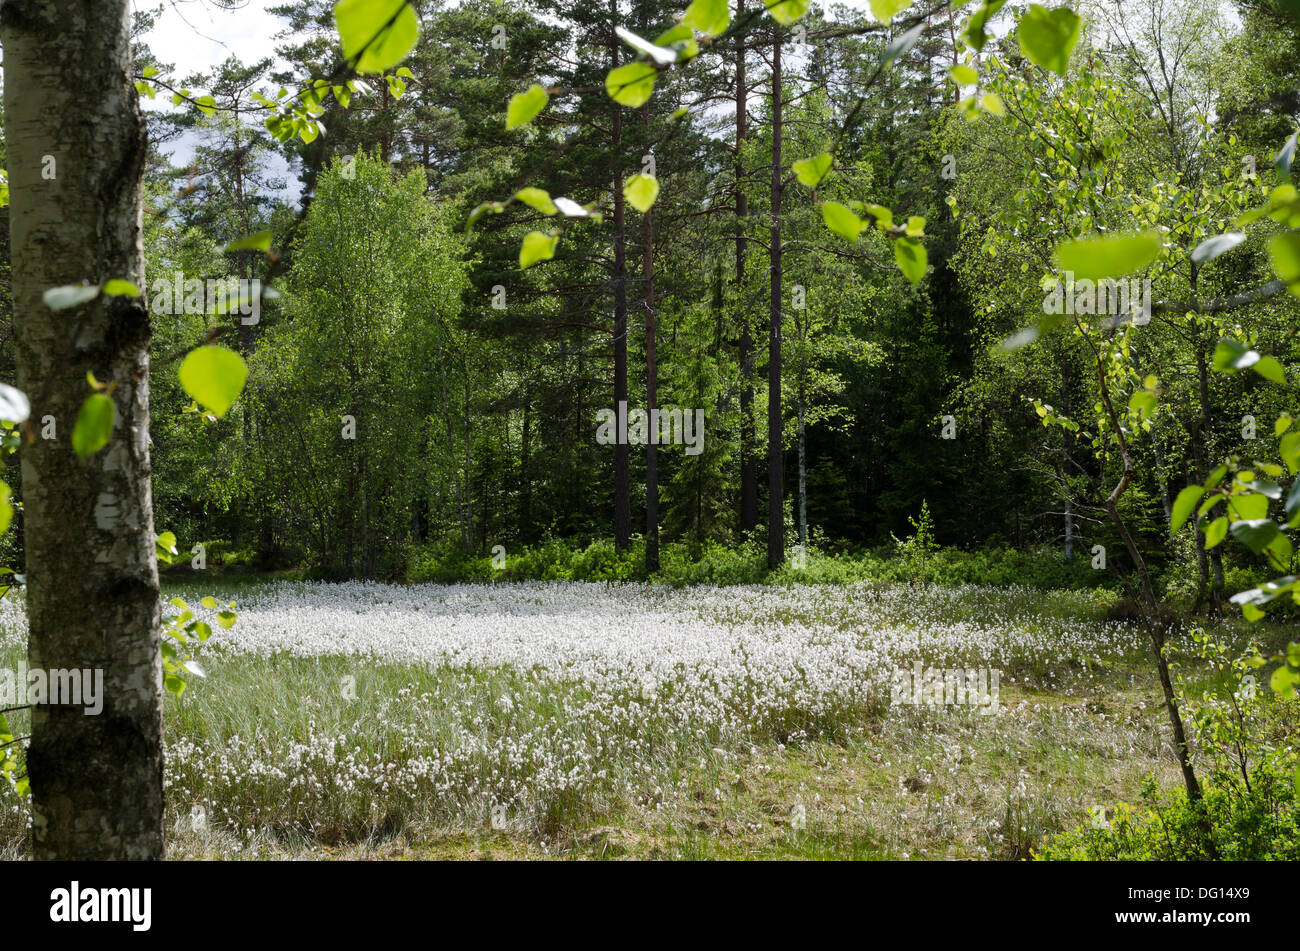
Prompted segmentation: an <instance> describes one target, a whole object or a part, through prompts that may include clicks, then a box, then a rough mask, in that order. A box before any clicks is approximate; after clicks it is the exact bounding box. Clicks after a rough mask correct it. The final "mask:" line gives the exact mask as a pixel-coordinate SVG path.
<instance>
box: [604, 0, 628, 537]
mask: <svg viewBox="0 0 1300 951" xmlns="http://www.w3.org/2000/svg"><path fill="white" fill-rule="evenodd" d="M609 13H610V23H611V30H612V29H613V27H612V24H613V23H614V22H615V21H616V20H617V19H618V2H617V0H610V3H609ZM609 57H610V67H611V68H613V67H616V66H617V65H618V41H617V40H615V41H614V42H613V43H611V45H610V52H609ZM613 107H614V117H613V134H612V136H611V138H612V153H613V166H614V414H615V416H616V417H621V416H622V414H623V412H624V409H625V405H626V403H627V210H626V208H625V205H624V200H623V168H622V165H623V163H622V155H621V152H622V149H623V107H622V106H620V105H619V104H618V103H614V104H613ZM620 428H621V427H620ZM618 437H619V438H617V439H615V441H614V547H615V548H616V549H617V550H619V551H625V550H626V549H627V547H628V545H629V544H631V541H632V480H631V474H630V471H629V467H628V446H627V440H626V438H625V434H624V433H621V432H620V433H618Z"/></svg>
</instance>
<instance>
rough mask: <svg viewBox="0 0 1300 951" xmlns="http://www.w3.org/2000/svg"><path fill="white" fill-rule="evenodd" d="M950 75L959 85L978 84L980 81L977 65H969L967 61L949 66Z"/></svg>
mask: <svg viewBox="0 0 1300 951" xmlns="http://www.w3.org/2000/svg"><path fill="white" fill-rule="evenodd" d="M948 75H949V76H950V77H952V81H953V82H954V83H956V84H957V85H958V86H977V85H979V81H980V74H979V73H977V72H976V71H975V67H973V66H968V65H967V64H965V63H958V64H957V65H956V66H949V67H948Z"/></svg>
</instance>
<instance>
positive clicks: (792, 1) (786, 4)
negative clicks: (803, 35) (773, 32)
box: [763, 0, 812, 26]
mask: <svg viewBox="0 0 1300 951" xmlns="http://www.w3.org/2000/svg"><path fill="white" fill-rule="evenodd" d="M811 2H812V0H763V3H764V4H765V5H766V6H767V12H768V14H769V15H770V16H771V17H772V19H773V20H775V21H776V22H777V23H780V24H781V25H782V26H789V25H790V24H791V23H794V22H795V21H797V20H798V19H799V18H800V17H802V16H803V15H804V14H805V13H807V12H808V6H809V4H810V3H811Z"/></svg>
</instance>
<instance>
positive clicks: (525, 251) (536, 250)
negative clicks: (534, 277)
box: [519, 231, 560, 270]
mask: <svg viewBox="0 0 1300 951" xmlns="http://www.w3.org/2000/svg"><path fill="white" fill-rule="evenodd" d="M559 243H560V238H559V236H558V235H549V234H543V233H542V232H540V231H530V232H528V234H526V235H524V241H523V244H522V245H520V247H519V269H520V270H523V269H524V268H528V267H532V266H533V265H534V264H536V263H537V262H538V261H549V260H550V259H551V258H553V257H555V247H556V245H558V244H559Z"/></svg>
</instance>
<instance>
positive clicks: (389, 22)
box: [334, 0, 420, 73]
mask: <svg viewBox="0 0 1300 951" xmlns="http://www.w3.org/2000/svg"><path fill="white" fill-rule="evenodd" d="M334 22H335V24H336V25H337V26H338V30H339V39H340V40H341V41H342V43H343V55H344V57H345V58H346V59H347V60H348V62H353V61H354V60H355V66H354V68H355V69H356V71H357V72H358V73H382V72H384V71H385V70H387V69H391V68H392V67H394V66H396V65H397V64H398V63H400V62H401V61H402V59H403V58H405V56H406V54H407V53H409V52H410V51H411V48H412V47H413V46H415V41H416V40H417V39H419V36H420V21H419V20H418V19H417V18H416V16H415V10H413V9H412V8H411V6H410V5H409V4H407V3H406V0H339V2H338V3H336V4H335V5H334Z"/></svg>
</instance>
